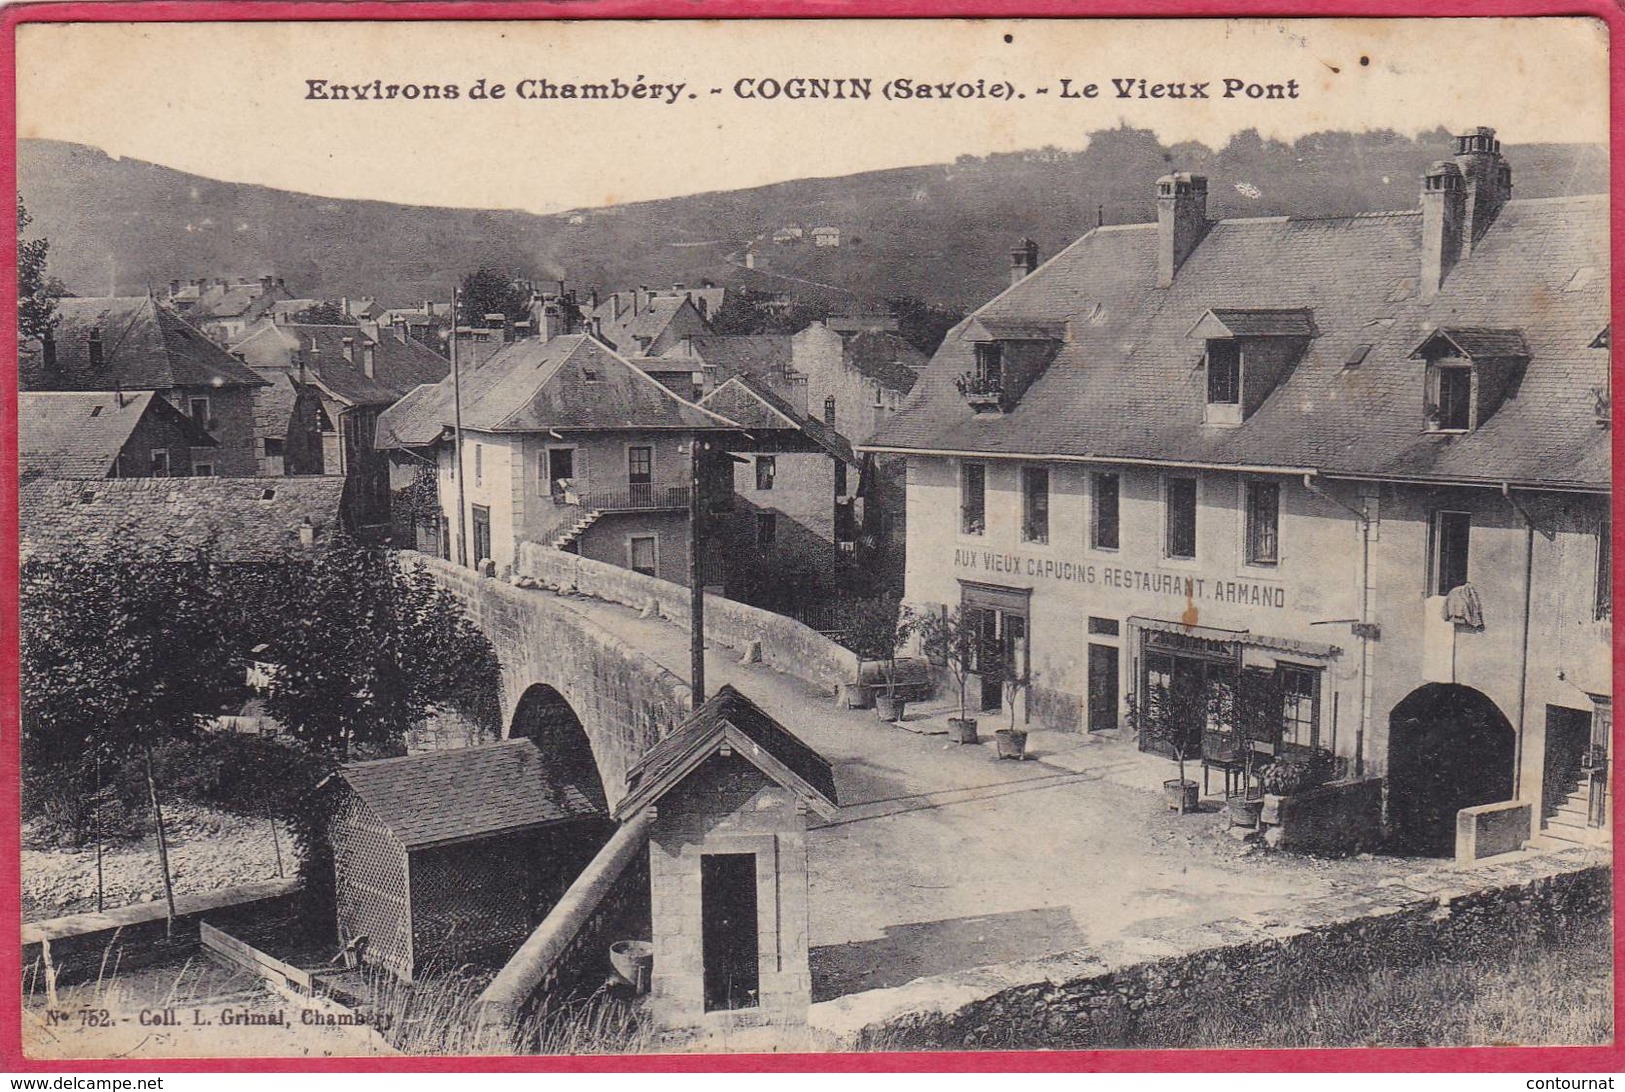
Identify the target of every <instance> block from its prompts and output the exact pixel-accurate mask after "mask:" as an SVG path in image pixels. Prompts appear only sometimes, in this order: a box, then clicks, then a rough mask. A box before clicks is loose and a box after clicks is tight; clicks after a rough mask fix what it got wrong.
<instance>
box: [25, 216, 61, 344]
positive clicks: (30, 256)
mask: <svg viewBox="0 0 1625 1092" xmlns="http://www.w3.org/2000/svg"><path fill="white" fill-rule="evenodd" d="M32 222H33V217H31V216H29V215H28V209H27V208H26V207H25V206H24V205H23V195H22V194H20V193H19V194H18V195H17V339H18V342H19V343H21V342H24V341H28V340H30V339H33V338H43V337H44V336H45V335H46V334H48V333H50V332H51V330H53V329H54V328H55V327H56V324H57V323H58V322H59V321H60V320H61V316H60V315H58V314H57V311H56V298H55V297H56V296H58V295H61V291H60V286H58V285H56V284H54V283H53V282H52V281H50V280H49V279H48V278H47V277H46V261H47V259H48V258H49V256H50V252H51V243H50V241H49V240H48V239H25V238H24V237H23V231H24V230H25V229H26V228H27V227H28V225H29V224H30V223H32Z"/></svg>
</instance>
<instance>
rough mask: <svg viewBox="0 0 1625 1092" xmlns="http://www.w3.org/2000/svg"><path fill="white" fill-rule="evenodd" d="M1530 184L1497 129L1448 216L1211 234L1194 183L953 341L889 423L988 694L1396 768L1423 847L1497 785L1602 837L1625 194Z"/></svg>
mask: <svg viewBox="0 0 1625 1092" xmlns="http://www.w3.org/2000/svg"><path fill="white" fill-rule="evenodd" d="M1511 175H1512V168H1511V166H1510V165H1509V164H1508V163H1507V161H1506V159H1505V158H1504V157H1503V155H1502V154H1501V151H1500V145H1499V142H1497V141H1496V140H1495V136H1494V132H1493V131H1492V130H1489V129H1478V130H1475V131H1473V132H1470V133H1467V134H1465V135H1463V136H1461V137H1459V138H1457V153H1456V155H1455V157H1454V158H1453V159H1451V160H1446V161H1443V162H1440V163H1436V164H1434V165H1432V166H1431V167H1429V168H1428V169H1427V170H1426V172H1425V173H1424V174H1423V176H1422V185H1421V197H1420V202H1419V206H1418V207H1415V208H1411V209H1406V210H1401V211H1396V212H1390V213H1381V214H1369V215H1361V216H1352V217H1338V218H1330V219H1326V218H1321V219H1312V220H1298V219H1292V218H1285V217H1270V218H1262V219H1237V220H1220V221H1214V220H1211V219H1210V218H1209V217H1208V215H1207V210H1206V200H1207V181H1206V179H1204V178H1202V177H1200V176H1196V175H1189V174H1182V173H1175V174H1171V175H1168V176H1166V177H1164V178H1162V179H1160V180H1158V181H1157V183H1156V202H1157V213H1158V215H1157V220H1156V221H1155V222H1153V223H1147V224H1121V225H1110V226H1104V227H1096V228H1094V230H1092V231H1090V232H1089V233H1088V234H1086V235H1084V236H1083V237H1082V238H1081V239H1079V240H1078V241H1077V242H1075V243H1074V244H1072V245H1071V246H1069V247H1068V248H1066V249H1065V250H1064V251H1063V252H1062V253H1061V254H1059V255H1058V256H1057V257H1055V258H1054V259H1052V260H1050V261H1049V262H1047V263H1045V264H1043V265H1041V266H1038V267H1037V269H1036V271H1034V272H1031V273H1026V272H1025V270H1022V271H1021V272H1022V275H1021V276H1018V277H1015V278H1014V282H1013V284H1012V285H1011V287H1009V288H1008V289H1007V290H1006V291H1004V292H1003V293H1001V294H1000V295H999V296H997V297H996V298H994V299H993V300H992V301H990V302H989V303H987V304H986V305H984V306H983V307H981V308H980V309H978V310H977V311H976V312H975V313H974V314H972V315H971V316H970V317H969V318H968V319H967V320H966V321H965V322H964V323H963V324H961V325H960V326H959V327H957V328H956V329H955V330H954V331H952V332H951V333H950V334H949V336H948V337H947V339H946V340H945V341H944V343H943V345H942V347H941V348H940V349H939V350H938V352H937V354H936V356H935V357H934V358H933V359H932V362H931V365H930V366H929V367H928V368H926V369H924V370H923V371H922V372H921V373H920V382H919V384H918V386H917V387H916V389H915V391H914V392H913V394H912V395H911V396H910V398H909V400H908V402H907V403H906V404H905V405H904V407H903V408H902V409H901V410H900V411H899V412H898V414H897V415H896V416H895V417H894V418H892V419H891V420H890V421H888V422H886V423H885V424H884V425H883V426H882V428H881V430H880V432H879V433H878V434H877V435H876V436H875V437H874V439H873V440H872V441H870V442H869V443H868V444H867V445H862V446H863V447H864V449H865V450H869V451H873V452H876V453H884V454H889V455H894V456H902V457H904V458H905V459H906V460H907V467H908V470H907V506H908V529H909V530H908V538H909V541H908V552H907V556H908V561H907V574H906V587H907V597H908V599H909V600H910V601H912V602H913V603H915V604H918V605H921V606H928V605H935V606H939V607H940V606H949V605H960V604H963V605H964V606H966V607H968V608H970V609H971V610H973V611H974V612H976V616H977V618H978V619H979V622H980V625H981V628H982V634H983V636H982V640H981V642H980V651H979V655H985V657H986V663H987V664H989V665H992V666H991V667H990V668H989V672H988V675H987V676H986V677H984V680H983V686H982V687H981V690H980V696H981V698H982V704H983V707H984V708H990V709H991V708H996V707H998V706H999V705H1000V703H1001V698H1000V696H999V694H998V689H999V688H998V674H999V673H1000V672H1001V671H1003V670H1006V669H1008V670H1013V671H1016V672H1018V673H1021V674H1028V673H1030V677H1031V678H1032V680H1033V686H1032V689H1031V691H1030V695H1029V697H1028V699H1027V700H1026V702H1025V703H1024V704H1025V706H1026V708H1025V709H1024V710H1023V711H1022V713H1023V715H1024V716H1025V717H1026V718H1027V719H1029V720H1030V721H1032V722H1034V723H1041V724H1044V725H1048V726H1051V727H1055V728H1062V729H1067V730H1074V731H1085V730H1087V731H1093V732H1106V733H1119V732H1123V733H1125V734H1127V733H1128V732H1129V731H1130V730H1132V728H1133V727H1135V725H1134V724H1132V723H1131V722H1130V720H1129V716H1130V714H1131V712H1134V711H1135V710H1136V709H1138V710H1139V711H1140V712H1141V714H1142V715H1151V712H1155V710H1153V709H1152V706H1154V705H1157V704H1158V703H1162V704H1163V705H1164V706H1166V703H1167V702H1168V701H1170V700H1173V701H1174V704H1175V705H1177V706H1178V707H1179V708H1182V709H1184V710H1185V712H1184V713H1180V714H1177V715H1173V714H1170V715H1171V716H1173V719H1175V720H1178V723H1175V724H1172V725H1171V730H1172V731H1174V732H1177V733H1179V734H1181V735H1182V736H1183V738H1184V739H1185V741H1186V742H1187V744H1188V745H1189V746H1191V747H1195V748H1199V749H1200V750H1201V752H1202V754H1203V755H1204V756H1207V755H1210V754H1212V747H1213V745H1214V744H1215V743H1223V742H1224V740H1225V739H1226V738H1230V739H1232V740H1233V739H1234V738H1235V736H1236V733H1237V732H1238V731H1241V730H1242V726H1243V725H1244V724H1245V725H1251V727H1247V728H1246V731H1248V732H1252V731H1255V730H1262V731H1265V732H1266V733H1267V735H1268V736H1269V737H1270V738H1269V741H1268V743H1269V745H1270V746H1274V747H1277V748H1286V749H1290V748H1294V747H1296V748H1306V749H1310V750H1318V751H1321V752H1324V753H1327V754H1330V755H1332V756H1334V760H1335V763H1336V765H1337V767H1338V768H1339V769H1341V770H1342V771H1343V772H1345V773H1346V774H1348V775H1350V776H1367V777H1372V776H1381V777H1385V778H1386V779H1387V800H1388V806H1387V819H1388V821H1389V823H1390V825H1391V827H1392V828H1393V829H1394V830H1395V833H1396V834H1397V836H1398V837H1399V838H1400V840H1401V841H1402V842H1404V843H1406V844H1409V845H1410V846H1412V847H1414V848H1417V849H1420V850H1422V851H1425V852H1440V851H1443V850H1444V849H1445V848H1446V847H1447V845H1448V843H1449V841H1450V836H1451V831H1452V830H1453V829H1454V824H1455V821H1456V818H1457V813H1458V812H1459V811H1461V810H1462V809H1464V808H1469V807H1474V806H1479V805H1501V804H1505V805H1507V806H1508V807H1509V808H1521V809H1523V810H1522V811H1521V812H1519V814H1520V815H1523V816H1524V817H1525V818H1527V821H1528V828H1527V829H1528V833H1529V834H1530V835H1531V836H1538V837H1542V838H1546V839H1553V840H1558V839H1561V840H1570V841H1592V840H1606V838H1607V829H1608V828H1607V820H1606V812H1607V808H1606V799H1605V795H1606V794H1605V788H1604V786H1605V784H1606V777H1605V776H1603V777H1600V778H1599V776H1598V775H1597V773H1596V772H1595V771H1596V770H1597V769H1599V768H1600V766H1601V764H1605V763H1606V759H1607V752H1608V748H1609V746H1610V737H1611V730H1610V725H1611V720H1612V692H1613V687H1612V679H1611V670H1610V666H1611V662H1612V660H1611V648H1612V640H1611V639H1612V624H1611V613H1612V607H1611V599H1612V579H1611V567H1612V560H1611V558H1612V554H1611V523H1610V518H1609V493H1610V484H1611V477H1610V447H1611V443H1610V441H1611V431H1610V427H1609V426H1610V420H1609V410H1608V407H1609V400H1610V396H1609V368H1610V356H1609V352H1608V350H1607V348H1606V345H1607V339H1606V337H1605V336H1604V332H1605V331H1606V329H1607V327H1608V323H1609V311H1608V272H1607V271H1608V238H1609V235H1608V209H1607V200H1606V198H1605V197H1603V196H1596V197H1571V198H1560V199H1544V200H1523V201H1520V200H1514V199H1512V196H1511ZM1005 665H1009V667H1008V668H1006V666H1005ZM1170 696H1172V697H1171V698H1170ZM1181 698H1183V699H1188V700H1183V701H1181V700H1179V699H1181ZM1166 707H1167V708H1170V709H1171V708H1173V706H1166ZM1157 715H1159V716H1160V715H1161V714H1157ZM1180 718H1183V719H1180ZM1152 745H1153V740H1151V739H1149V738H1147V737H1146V736H1145V735H1142V736H1141V737H1140V746H1142V747H1149V746H1152ZM1520 821H1521V820H1520Z"/></svg>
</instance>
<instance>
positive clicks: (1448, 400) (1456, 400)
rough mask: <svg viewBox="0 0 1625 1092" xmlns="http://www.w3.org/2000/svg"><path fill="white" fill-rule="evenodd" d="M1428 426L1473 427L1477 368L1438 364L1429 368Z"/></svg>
mask: <svg viewBox="0 0 1625 1092" xmlns="http://www.w3.org/2000/svg"><path fill="white" fill-rule="evenodd" d="M1428 384H1429V386H1430V387H1432V390H1431V391H1429V397H1430V404H1429V407H1428V428H1429V429H1431V430H1433V431H1435V432H1466V431H1467V430H1468V429H1470V428H1472V419H1473V414H1472V406H1473V369H1472V368H1470V367H1465V366H1457V365H1446V364H1436V365H1434V366H1433V367H1432V368H1430V369H1429V374H1428Z"/></svg>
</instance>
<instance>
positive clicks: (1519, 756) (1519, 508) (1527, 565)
mask: <svg viewBox="0 0 1625 1092" xmlns="http://www.w3.org/2000/svg"><path fill="white" fill-rule="evenodd" d="M1501 497H1502V499H1504V500H1505V501H1506V502H1507V503H1508V504H1510V505H1511V506H1512V510H1513V511H1514V512H1517V513H1518V515H1519V516H1520V517H1521V518H1522V519H1523V526H1524V557H1523V636H1522V638H1521V645H1520V649H1519V655H1520V656H1521V657H1522V659H1521V661H1520V663H1519V665H1518V734H1517V735H1516V736H1515V737H1514V739H1513V744H1512V747H1513V750H1512V799H1514V800H1517V799H1519V797H1520V795H1521V793H1522V790H1523V731H1524V722H1525V719H1526V714H1525V709H1524V707H1525V706H1526V705H1527V704H1528V698H1529V612H1530V609H1531V607H1532V606H1533V603H1534V595H1535V521H1534V518H1533V517H1532V516H1530V514H1529V511H1528V509H1526V508H1524V506H1523V505H1521V504H1519V503H1518V502H1517V501H1516V500H1515V499H1513V496H1512V487H1511V485H1510V484H1509V483H1507V482H1502V483H1501ZM1541 810H1542V809H1541V808H1540V807H1539V806H1538V804H1537V806H1536V807H1534V808H1531V809H1530V811H1531V813H1532V814H1531V816H1530V819H1529V836H1530V837H1531V838H1533V837H1535V836H1536V835H1537V834H1539V833H1540V820H1541V815H1540V813H1541Z"/></svg>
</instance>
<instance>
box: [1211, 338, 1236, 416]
mask: <svg viewBox="0 0 1625 1092" xmlns="http://www.w3.org/2000/svg"><path fill="white" fill-rule="evenodd" d="M1207 401H1208V405H1210V406H1214V405H1224V406H1239V405H1240V404H1241V344H1240V343H1239V342H1235V341H1210V342H1208V343H1207Z"/></svg>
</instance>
